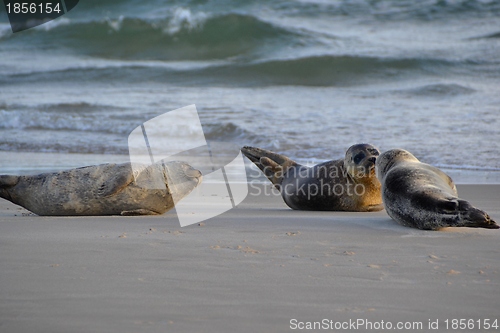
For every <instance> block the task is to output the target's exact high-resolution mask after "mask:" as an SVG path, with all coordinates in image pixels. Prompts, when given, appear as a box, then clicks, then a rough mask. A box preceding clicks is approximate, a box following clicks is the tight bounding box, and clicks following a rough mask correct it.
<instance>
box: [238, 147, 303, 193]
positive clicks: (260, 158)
mask: <svg viewBox="0 0 500 333" xmlns="http://www.w3.org/2000/svg"><path fill="white" fill-rule="evenodd" d="M241 152H242V153H243V155H245V156H246V157H247V158H248V159H249V160H250V161H252V162H253V163H254V164H255V165H256V166H257V167H259V169H260V170H262V172H263V173H264V175H265V176H266V177H267V178H268V179H269V180H270V181H271V182H272V183H273V184H274V186H275V187H276V188H277V189H279V188H280V185H281V182H282V180H283V176H284V174H285V172H286V171H287V170H288V168H290V167H292V166H296V165H299V164H298V163H297V162H295V161H293V160H291V159H289V158H288V157H286V156H284V155H281V154H277V153H273V152H272V151H269V150H266V149H262V148H256V147H249V146H245V147H243V148H241Z"/></svg>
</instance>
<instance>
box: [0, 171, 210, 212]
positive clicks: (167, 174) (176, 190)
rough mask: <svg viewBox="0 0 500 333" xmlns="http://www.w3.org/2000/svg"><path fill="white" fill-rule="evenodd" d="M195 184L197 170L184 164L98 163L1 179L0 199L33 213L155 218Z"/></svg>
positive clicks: (3, 176) (1, 177) (198, 173)
mask: <svg viewBox="0 0 500 333" xmlns="http://www.w3.org/2000/svg"><path fill="white" fill-rule="evenodd" d="M132 169H134V171H133V170H132ZM133 172H134V173H135V174H134V173H133ZM201 180H202V175H201V172H200V171H198V170H196V169H193V168H192V167H191V166H190V165H189V164H187V163H185V162H177V161H174V162H168V163H162V162H158V163H155V164H152V165H149V166H146V165H144V166H142V165H140V166H139V165H134V168H132V165H131V164H130V163H123V164H102V165H94V166H87V167H83V168H77V169H72V170H67V171H61V172H54V173H44V174H40V175H33V176H14V175H2V176H0V197H2V198H4V199H7V200H9V201H11V202H13V203H15V204H17V205H20V206H23V207H24V208H26V209H28V210H30V211H32V212H33V213H35V214H38V215H54V216H56V215H59V216H64V215H156V214H163V213H165V212H166V211H167V210H169V209H171V208H172V207H174V201H175V200H174V198H173V197H172V196H174V197H175V199H176V200H179V199H180V198H183V197H185V196H186V195H188V194H189V193H190V192H191V191H192V190H193V189H194V188H195V187H196V186H197V185H198V184H199V183H201Z"/></svg>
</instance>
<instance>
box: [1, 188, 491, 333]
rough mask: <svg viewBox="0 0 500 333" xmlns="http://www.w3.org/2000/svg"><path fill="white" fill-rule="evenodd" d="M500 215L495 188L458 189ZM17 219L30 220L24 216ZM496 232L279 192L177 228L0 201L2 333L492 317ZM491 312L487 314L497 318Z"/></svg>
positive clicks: (172, 221)
mask: <svg viewBox="0 0 500 333" xmlns="http://www.w3.org/2000/svg"><path fill="white" fill-rule="evenodd" d="M458 192H459V195H460V197H461V198H464V199H466V200H469V201H470V202H471V203H472V204H473V205H474V206H476V207H478V208H481V209H484V210H485V211H487V212H488V213H489V214H490V216H491V217H492V218H493V219H495V220H497V221H499V220H500V207H498V202H499V201H500V185H459V186H458ZM23 213H24V214H23ZM26 215H27V216H26ZM499 242H500V231H497V230H487V229H472V228H447V229H444V230H442V231H422V230H418V229H412V228H407V227H403V226H400V225H398V224H397V223H396V222H394V221H392V220H391V219H390V218H389V216H387V214H386V212H385V211H380V212H373V213H347V212H314V211H313V212H308V211H293V210H291V209H289V208H287V207H286V205H285V204H284V203H283V202H282V200H281V198H280V197H279V196H273V195H271V196H265V197H264V196H253V195H249V196H248V197H247V198H246V199H245V200H244V201H243V202H242V203H241V204H240V205H239V206H238V207H236V208H234V209H232V210H230V211H228V212H226V213H224V214H222V215H219V216H217V217H214V218H212V219H210V220H207V221H205V222H203V223H202V224H201V225H197V224H195V225H191V226H187V227H184V228H181V227H180V226H179V224H178V221H177V218H176V215H175V213H174V212H172V211H170V212H167V213H166V214H164V215H162V216H143V217H121V216H111V217H39V216H31V215H30V214H28V213H27V211H25V210H23V209H19V208H18V207H17V206H14V205H13V204H10V203H8V202H7V201H5V200H1V201H0V272H1V273H0V276H1V282H2V284H1V285H2V287H1V288H0V309H1V310H0V327H1V328H2V332H6V333H8V332H28V333H29V332H69V331H71V332H103V331H106V332H137V331H140V332H158V331H175V332H191V333H193V332H236V331H237V332H287V331H289V330H290V320H292V319H296V320H297V321H300V322H313V321H321V320H323V319H325V318H327V319H330V320H334V321H335V322H345V321H349V320H357V319H364V320H369V321H372V322H380V321H381V320H384V321H385V322H392V323H396V322H401V321H412V322H422V323H423V325H424V326H423V327H424V330H425V329H426V328H427V326H425V325H428V322H429V321H433V322H434V321H436V320H439V325H440V326H439V328H440V330H444V329H445V326H444V320H446V319H448V320H449V321H451V320H452V319H453V318H467V319H469V318H470V319H475V320H483V319H486V318H489V319H491V320H494V319H498V320H499V321H500V318H498V311H497V309H498V308H499V307H500V300H499V299H498V297H497V293H496V291H497V290H498V288H499V287H500V262H499V260H498V257H499V255H500V248H499V247H498V244H499ZM495 316H496V317H495Z"/></svg>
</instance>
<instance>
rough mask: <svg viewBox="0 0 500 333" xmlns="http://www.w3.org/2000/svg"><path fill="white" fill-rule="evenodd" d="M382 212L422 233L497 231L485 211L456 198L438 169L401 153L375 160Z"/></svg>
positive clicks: (456, 193)
mask: <svg viewBox="0 0 500 333" xmlns="http://www.w3.org/2000/svg"><path fill="white" fill-rule="evenodd" d="M376 172H377V177H378V179H379V180H380V182H381V184H382V200H383V202H384V206H385V210H386V211H387V213H388V214H389V216H390V217H391V218H392V219H393V220H395V221H396V222H398V223H400V224H402V225H404V226H408V227H413V228H418V229H422V230H439V229H441V228H444V227H471V228H487V229H498V228H499V226H498V225H497V224H496V223H495V221H493V220H492V219H491V218H490V217H489V216H488V214H486V213H485V212H484V211H482V210H480V209H477V208H475V207H473V206H472V205H471V204H470V203H469V202H467V201H465V200H462V199H460V198H458V192H457V187H456V186H455V184H454V183H453V180H452V179H451V178H450V176H448V175H447V174H446V173H444V172H443V171H441V170H439V169H438V168H436V167H434V166H432V165H429V164H425V163H422V162H420V161H419V160H418V159H417V158H416V157H415V156H413V155H412V154H411V153H410V152H408V151H406V150H404V149H392V150H389V151H387V152H385V153H383V154H382V155H380V156H379V157H378V158H377V162H376Z"/></svg>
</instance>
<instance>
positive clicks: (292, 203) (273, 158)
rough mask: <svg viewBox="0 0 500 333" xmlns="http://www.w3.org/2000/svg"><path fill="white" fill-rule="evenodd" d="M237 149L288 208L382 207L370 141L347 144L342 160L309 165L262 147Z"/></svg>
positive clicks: (359, 209)
mask: <svg viewBox="0 0 500 333" xmlns="http://www.w3.org/2000/svg"><path fill="white" fill-rule="evenodd" d="M241 151H242V153H243V154H244V155H245V156H246V157H248V159H250V160H251V161H252V162H253V163H254V164H255V165H257V166H258V167H259V168H260V169H261V170H262V171H263V172H264V174H265V175H266V177H267V178H268V179H269V180H270V181H271V182H272V183H273V184H274V186H275V187H276V188H277V189H279V190H280V191H281V195H282V197H283V200H284V201H285V203H286V204H287V205H288V206H289V207H290V208H292V209H297V210H329V211H352V212H368V211H378V210H382V209H383V205H382V198H381V195H380V182H379V181H378V180H377V177H376V176H375V160H376V158H377V156H378V155H379V150H378V149H377V148H375V147H374V146H372V145H370V144H357V145H354V146H351V147H350V148H349V149H348V150H347V152H346V154H345V158H344V159H341V160H332V161H327V162H324V163H321V164H317V165H315V166H313V167H307V166H304V165H300V164H298V163H297V162H295V161H292V160H291V159H289V158H288V157H286V156H283V155H280V154H277V153H273V152H271V151H269V150H265V149H260V148H254V147H243V148H242V149H241Z"/></svg>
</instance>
